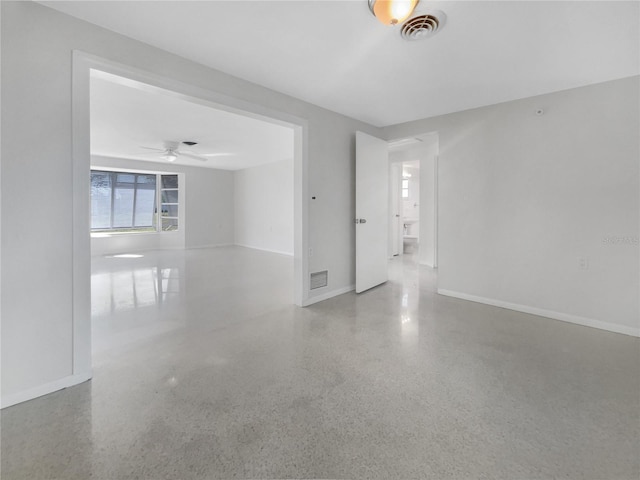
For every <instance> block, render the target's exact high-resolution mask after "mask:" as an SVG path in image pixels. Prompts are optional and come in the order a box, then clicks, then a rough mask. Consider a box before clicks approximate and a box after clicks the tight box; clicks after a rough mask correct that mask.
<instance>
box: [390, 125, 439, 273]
mask: <svg viewBox="0 0 640 480" xmlns="http://www.w3.org/2000/svg"><path fill="white" fill-rule="evenodd" d="M438 149H439V142H438V134H437V132H430V133H425V134H421V135H416V136H412V137H407V138H402V139H398V140H393V141H390V142H389V172H390V174H389V179H390V189H389V191H390V192H391V194H390V209H389V210H390V218H389V245H390V252H389V256H390V257H396V256H401V255H407V256H408V257H407V258H405V259H404V260H405V261H407V260H409V261H414V262H415V263H417V264H420V265H425V266H428V267H430V268H437V265H438V264H437V237H438V221H437V220H438V215H437V212H438V205H437V202H438V191H437V189H438Z"/></svg>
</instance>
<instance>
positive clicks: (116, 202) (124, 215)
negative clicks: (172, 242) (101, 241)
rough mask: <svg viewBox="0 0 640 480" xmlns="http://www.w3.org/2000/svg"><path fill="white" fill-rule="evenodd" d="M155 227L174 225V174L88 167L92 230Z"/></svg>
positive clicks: (152, 229) (166, 228) (146, 229)
mask: <svg viewBox="0 0 640 480" xmlns="http://www.w3.org/2000/svg"><path fill="white" fill-rule="evenodd" d="M157 185H161V188H160V189H158V188H156V186H157ZM159 197H161V198H159ZM158 204H160V205H161V212H160V213H161V217H162V221H161V222H160V221H159V219H158V208H157V205H158ZM159 228H160V229H161V230H163V231H173V230H177V229H178V175H175V174H172V175H159V174H150V173H135V172H111V171H103V170H92V171H91V231H92V232H127V233H135V232H156V231H158V229H159Z"/></svg>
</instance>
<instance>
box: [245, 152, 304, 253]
mask: <svg viewBox="0 0 640 480" xmlns="http://www.w3.org/2000/svg"><path fill="white" fill-rule="evenodd" d="M234 185H235V191H234V195H235V243H236V244H238V245H242V246H245V247H251V248H257V249H259V250H267V251H270V252H276V253H283V254H285V255H293V159H290V160H282V161H280V162H275V163H268V164H266V165H260V166H257V167H252V168H246V169H243V170H236V171H235V172H234Z"/></svg>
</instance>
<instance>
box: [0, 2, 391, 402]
mask: <svg viewBox="0 0 640 480" xmlns="http://www.w3.org/2000/svg"><path fill="white" fill-rule="evenodd" d="M0 3H1V4H0V8H2V29H1V30H2V32H1V33H2V42H1V43H2V51H1V55H0V58H1V61H2V74H3V77H2V98H1V104H2V118H3V122H2V130H1V136H2V151H1V154H2V174H1V178H2V199H1V202H0V203H1V205H2V223H3V225H2V247H1V248H2V250H1V251H2V298H1V309H2V312H1V313H2V332H1V333H2V404H3V405H8V404H10V403H15V402H17V401H21V400H25V399H27V398H32V397H34V396H37V395H42V394H44V393H48V392H50V391H54V390H56V389H59V388H62V387H63V386H67V385H70V384H73V383H76V381H77V378H76V377H74V358H73V356H72V342H73V334H72V332H73V329H74V325H75V324H74V320H73V311H74V299H73V282H74V276H73V274H72V270H73V268H72V267H73V265H74V264H73V262H72V258H73V255H74V254H75V255H78V254H79V253H78V251H77V250H76V251H75V252H74V246H73V242H72V240H73V232H74V230H73V225H74V218H73V214H72V211H73V203H72V201H73V194H72V192H73V182H72V171H73V170H72V158H73V152H72V118H71V112H72V104H71V97H72V58H73V56H72V53H73V51H74V50H80V51H83V52H87V53H89V54H92V55H95V56H98V57H101V58H105V59H107V60H109V61H112V62H118V63H121V64H123V65H127V66H130V67H133V68H136V69H139V70H142V71H145V72H149V73H150V74H153V75H158V76H161V77H165V78H168V79H171V80H173V81H176V82H182V84H185V85H189V86H192V87H193V88H199V89H204V90H207V91H213V92H216V93H219V94H224V95H227V96H228V97H233V98H234V99H238V100H240V101H244V102H250V103H252V104H254V105H258V106H260V108H264V109H268V110H277V111H279V112H283V113H285V114H287V115H292V116H296V117H298V118H301V119H304V120H305V121H306V122H307V123H306V124H307V135H308V138H307V139H306V140H307V142H306V144H305V147H306V155H307V158H308V169H307V171H306V172H305V174H306V175H307V176H308V189H309V194H310V195H309V199H310V197H311V196H315V197H316V199H315V200H309V202H310V205H309V207H308V212H307V217H308V239H309V246H310V247H312V248H313V252H314V254H313V257H312V258H310V259H309V270H311V271H318V270H325V269H326V270H329V272H330V274H329V282H330V283H329V286H328V287H327V288H326V289H319V290H314V291H313V293H311V292H309V291H308V288H305V290H304V291H303V298H304V299H305V300H306V301H312V300H313V297H314V296H316V297H320V296H325V295H331V294H334V293H339V292H342V291H345V290H348V289H349V288H352V285H353V284H354V281H355V271H354V270H355V268H354V263H355V260H354V259H355V252H354V249H355V247H354V245H355V231H354V225H353V223H352V221H353V215H354V210H355V200H354V195H353V185H354V163H355V162H354V153H355V152H354V148H355V147H354V145H355V131H356V130H362V131H364V132H367V133H369V134H372V135H378V136H380V135H381V134H382V132H381V130H380V129H378V128H375V127H372V126H370V125H367V124H364V123H362V122H358V121H356V120H353V119H350V118H347V117H344V116H341V115H338V114H336V113H333V112H330V111H328V110H324V109H321V108H319V107H316V106H313V105H311V104H308V103H305V102H302V101H300V100H297V99H294V98H292V97H288V96H286V95H283V94H280V93H278V92H275V91H273V90H269V89H267V88H264V87H261V86H258V85H256V84H252V83H250V82H247V81H244V80H241V79H238V78H235V77H232V76H230V75H227V74H224V73H222V72H219V71H216V70H213V69H210V68H207V67H205V66H203V65H201V64H198V63H195V62H191V61H188V60H186V59H183V58H181V57H178V56H176V55H172V54H169V53H167V52H164V51H162V50H159V49H156V48H153V47H151V46H149V45H146V44H144V43H142V42H137V41H135V40H132V39H129V38H126V37H124V36H122V35H118V34H116V33H114V32H110V31H108V30H104V29H101V28H99V27H96V26H94V25H91V24H89V23H86V22H83V21H80V20H78V19H75V18H72V17H70V16H67V15H64V14H61V13H59V12H56V11H54V10H51V9H49V8H47V7H45V6H43V5H40V4H37V3H34V2H0ZM87 163H88V159H87ZM187 202H189V198H187ZM9 205H10V206H11V207H12V208H8V206H9ZM16 206H19V208H17V207H16ZM215 225H216V224H215V222H214V221H213V220H211V223H210V226H214V227H215ZM185 240H186V243H187V245H196V244H202V243H208V242H209V241H210V240H209V239H208V238H207V237H206V236H203V235H194V236H193V237H192V238H189V235H188V234H187V237H186V239H185ZM81 254H83V253H82V252H81ZM86 255H87V256H88V255H89V252H88V251H87V252H86ZM76 273H77V272H76ZM83 274H86V275H87V279H86V281H87V282H88V281H89V278H88V275H89V272H88V271H86V272H83ZM78 281H81V280H80V279H78V278H76V282H78ZM87 306H88V303H87ZM88 310H89V309H88V308H86V309H79V310H77V311H78V312H79V311H82V312H84V313H82V315H85V316H88V315H89V311H88ZM76 317H77V318H76V319H75V321H76V322H88V319H87V318H81V315H80V313H78V314H77V315H76Z"/></svg>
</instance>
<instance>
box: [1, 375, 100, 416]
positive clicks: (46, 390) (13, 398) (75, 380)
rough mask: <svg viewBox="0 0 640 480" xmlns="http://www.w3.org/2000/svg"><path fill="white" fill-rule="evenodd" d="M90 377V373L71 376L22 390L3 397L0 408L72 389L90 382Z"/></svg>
mask: <svg viewBox="0 0 640 480" xmlns="http://www.w3.org/2000/svg"><path fill="white" fill-rule="evenodd" d="M91 376H92V374H91V372H88V373H83V374H78V375H71V376H69V377H64V378H61V379H59V380H55V381H53V382H50V383H46V384H44V385H38V386H37V387H34V388H30V389H28V390H23V391H22V392H18V393H13V394H11V395H6V396H5V395H3V396H2V404H1V405H0V408H6V407H10V406H12V405H16V404H18V403H22V402H26V401H27V400H33V399H34V398H38V397H42V396H43V395H48V394H50V393H53V392H57V391H58V390H62V389H63V388H68V387H73V386H74V385H78V384H80V383H83V382H86V381H87V380H91Z"/></svg>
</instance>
